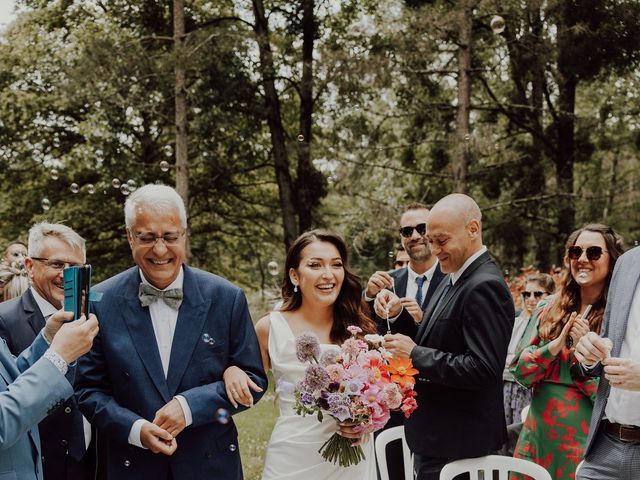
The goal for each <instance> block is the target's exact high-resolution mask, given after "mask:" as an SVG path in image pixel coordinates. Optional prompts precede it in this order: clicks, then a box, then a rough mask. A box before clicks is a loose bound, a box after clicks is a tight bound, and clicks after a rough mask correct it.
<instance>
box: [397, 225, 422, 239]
mask: <svg viewBox="0 0 640 480" xmlns="http://www.w3.org/2000/svg"><path fill="white" fill-rule="evenodd" d="M414 230H415V231H416V232H418V235H424V234H425V233H427V224H426V223H419V224H418V225H416V226H415V227H402V228H401V229H400V235H402V236H403V237H406V238H408V237H410V236H411V235H413V231H414Z"/></svg>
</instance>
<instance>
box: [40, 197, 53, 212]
mask: <svg viewBox="0 0 640 480" xmlns="http://www.w3.org/2000/svg"><path fill="white" fill-rule="evenodd" d="M40 206H41V207H42V210H44V211H45V212H48V211H49V209H50V208H51V202H50V201H49V199H48V198H43V199H42V201H41V202H40Z"/></svg>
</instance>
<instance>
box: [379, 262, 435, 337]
mask: <svg viewBox="0 0 640 480" xmlns="http://www.w3.org/2000/svg"><path fill="white" fill-rule="evenodd" d="M389 275H391V277H392V278H393V281H394V288H395V291H396V295H398V297H400V298H402V297H404V296H405V295H406V293H407V281H408V278H409V270H408V268H407V267H404V268H399V269H397V270H391V271H390V272H389ZM444 277H445V275H444V273H442V270H440V263H437V264H436V269H435V270H434V272H433V276H432V277H431V281H430V282H429V288H428V289H427V293H426V295H425V296H424V300H423V301H422V305H421V307H422V310H424V309H425V308H426V307H427V305H428V303H429V299H431V297H432V296H433V293H434V292H435V291H436V289H437V288H438V285H440V282H441V281H442V279H443V278H444ZM373 303H374V300H370V301H368V302H367V305H369V311H370V313H371V317H372V318H373V319H374V321H375V322H376V326H377V328H378V333H379V334H380V335H384V334H385V333H387V320H386V319H384V318H382V317H380V316H378V314H376V312H375V310H374V308H373ZM390 325H391V333H401V334H403V335H407V336H408V337H411V338H413V337H414V336H415V334H416V332H417V331H418V326H417V325H416V323H415V322H414V321H413V317H412V316H411V315H409V314H408V313H407V315H405V316H400V317H398V318H397V319H396V320H395V321H394V322H391V323H390Z"/></svg>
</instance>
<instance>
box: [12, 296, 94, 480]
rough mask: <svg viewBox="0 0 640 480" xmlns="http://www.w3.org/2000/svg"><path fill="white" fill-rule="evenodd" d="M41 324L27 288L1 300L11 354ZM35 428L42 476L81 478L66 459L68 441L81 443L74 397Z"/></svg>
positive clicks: (30, 338)
mask: <svg viewBox="0 0 640 480" xmlns="http://www.w3.org/2000/svg"><path fill="white" fill-rule="evenodd" d="M44 323H45V321H44V317H43V316H42V313H41V312H40V309H39V308H38V304H37V303H36V300H35V298H34V297H33V294H32V293H31V290H30V289H29V290H27V291H26V292H24V293H23V294H22V295H21V296H20V297H17V298H14V299H12V300H9V301H6V302H3V303H0V337H2V338H4V339H5V341H6V342H7V345H8V347H9V350H10V351H11V353H12V354H13V355H16V356H17V355H19V354H20V353H21V352H22V351H23V350H25V349H27V348H28V347H29V346H30V345H31V343H32V342H33V341H34V339H35V338H36V336H37V335H38V333H39V332H40V330H42V328H43V327H44ZM73 377H74V369H73V368H71V369H69V373H67V379H68V380H69V381H70V382H71V383H72V384H73ZM38 427H39V430H40V440H41V442H42V460H43V467H44V476H45V478H48V479H60V480H65V479H66V480H80V479H83V478H84V476H83V475H82V472H81V471H80V469H78V468H77V466H73V467H69V465H70V462H69V461H68V458H67V457H68V449H69V445H70V442H72V441H76V442H84V439H83V433H82V432H83V430H82V428H83V427H82V414H81V413H80V410H79V408H78V403H77V402H76V400H75V398H73V397H71V398H70V399H69V400H67V401H66V402H65V403H64V404H63V405H62V406H61V407H60V408H58V409H57V410H55V411H53V412H52V413H51V414H50V415H49V416H48V417H47V418H45V419H44V420H43V421H42V422H40V425H39V426H38ZM74 434H75V436H74Z"/></svg>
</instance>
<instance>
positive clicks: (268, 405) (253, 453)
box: [233, 373, 278, 480]
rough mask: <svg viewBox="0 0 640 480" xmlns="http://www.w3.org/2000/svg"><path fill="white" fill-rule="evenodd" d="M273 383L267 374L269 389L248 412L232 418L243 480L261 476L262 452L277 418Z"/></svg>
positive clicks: (254, 479)
mask: <svg viewBox="0 0 640 480" xmlns="http://www.w3.org/2000/svg"><path fill="white" fill-rule="evenodd" d="M273 383H274V382H273V377H272V376H271V373H269V388H268V389H267V391H266V392H265V394H264V396H263V397H262V399H261V400H260V401H259V402H258V403H257V404H256V405H255V406H254V407H252V408H250V409H249V410H245V411H244V412H242V413H239V414H237V415H234V416H233V420H234V422H236V426H237V428H238V443H240V454H241V456H242V469H243V470H244V478H245V480H260V477H261V475H262V464H263V462H264V452H265V449H266V447H267V442H268V441H269V438H270V437H271V430H273V425H274V424H275V423H276V417H277V416H278V405H277V404H276V397H275V393H274V391H273Z"/></svg>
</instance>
